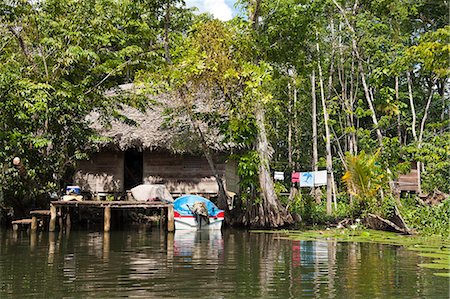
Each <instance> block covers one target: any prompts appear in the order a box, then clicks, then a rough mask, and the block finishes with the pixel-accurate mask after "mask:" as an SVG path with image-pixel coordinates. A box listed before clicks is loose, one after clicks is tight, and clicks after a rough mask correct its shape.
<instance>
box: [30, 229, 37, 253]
mask: <svg viewBox="0 0 450 299" xmlns="http://www.w3.org/2000/svg"><path fill="white" fill-rule="evenodd" d="M36 244H37V233H36V231H33V230H31V232H30V250H31V251H34V250H35V249H36Z"/></svg>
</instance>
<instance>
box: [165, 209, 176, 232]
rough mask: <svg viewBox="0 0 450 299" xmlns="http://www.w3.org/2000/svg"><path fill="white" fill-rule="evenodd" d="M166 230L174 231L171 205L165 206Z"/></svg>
mask: <svg viewBox="0 0 450 299" xmlns="http://www.w3.org/2000/svg"><path fill="white" fill-rule="evenodd" d="M167 231H169V232H173V231H175V219H174V217H173V205H169V206H168V207H167Z"/></svg>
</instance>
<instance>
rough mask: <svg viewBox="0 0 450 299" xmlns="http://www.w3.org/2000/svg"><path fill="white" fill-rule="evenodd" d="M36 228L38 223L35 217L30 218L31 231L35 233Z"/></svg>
mask: <svg viewBox="0 0 450 299" xmlns="http://www.w3.org/2000/svg"><path fill="white" fill-rule="evenodd" d="M37 228H38V221H37V217H36V216H34V215H33V216H32V217H31V231H32V232H36V231H37Z"/></svg>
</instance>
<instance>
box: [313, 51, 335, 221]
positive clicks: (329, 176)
mask: <svg viewBox="0 0 450 299" xmlns="http://www.w3.org/2000/svg"><path fill="white" fill-rule="evenodd" d="M316 47H317V53H318V54H319V53H320V49H319V43H316ZM318 68H319V84H320V97H321V99H322V108H323V118H324V121H325V142H326V143H325V147H326V152H327V215H331V213H332V206H331V204H332V196H333V189H334V187H333V159H332V156H331V137H330V127H329V124H328V121H329V120H328V111H327V103H326V101H325V92H324V88H323V76H322V67H321V65H320V58H318Z"/></svg>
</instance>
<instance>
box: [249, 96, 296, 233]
mask: <svg viewBox="0 0 450 299" xmlns="http://www.w3.org/2000/svg"><path fill="white" fill-rule="evenodd" d="M255 110H256V111H255V116H256V125H257V127H258V135H257V138H256V150H257V152H258V154H259V158H260V164H259V173H258V177H259V185H260V188H261V193H260V195H261V203H258V204H256V205H253V206H251V207H249V209H248V211H247V217H246V218H247V224H248V225H250V226H251V227H264V228H277V227H283V226H286V225H289V224H292V223H293V218H292V216H291V214H290V213H288V212H287V211H286V210H285V209H284V208H283V207H282V205H281V203H280V202H279V201H278V198H277V196H276V194H275V189H274V184H273V180H272V176H271V175H270V171H269V159H270V157H271V149H270V146H269V142H268V140H267V135H266V128H265V112H264V107H263V105H262V103H261V102H258V103H257V104H256V107H255ZM255 212H256V213H255Z"/></svg>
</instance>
